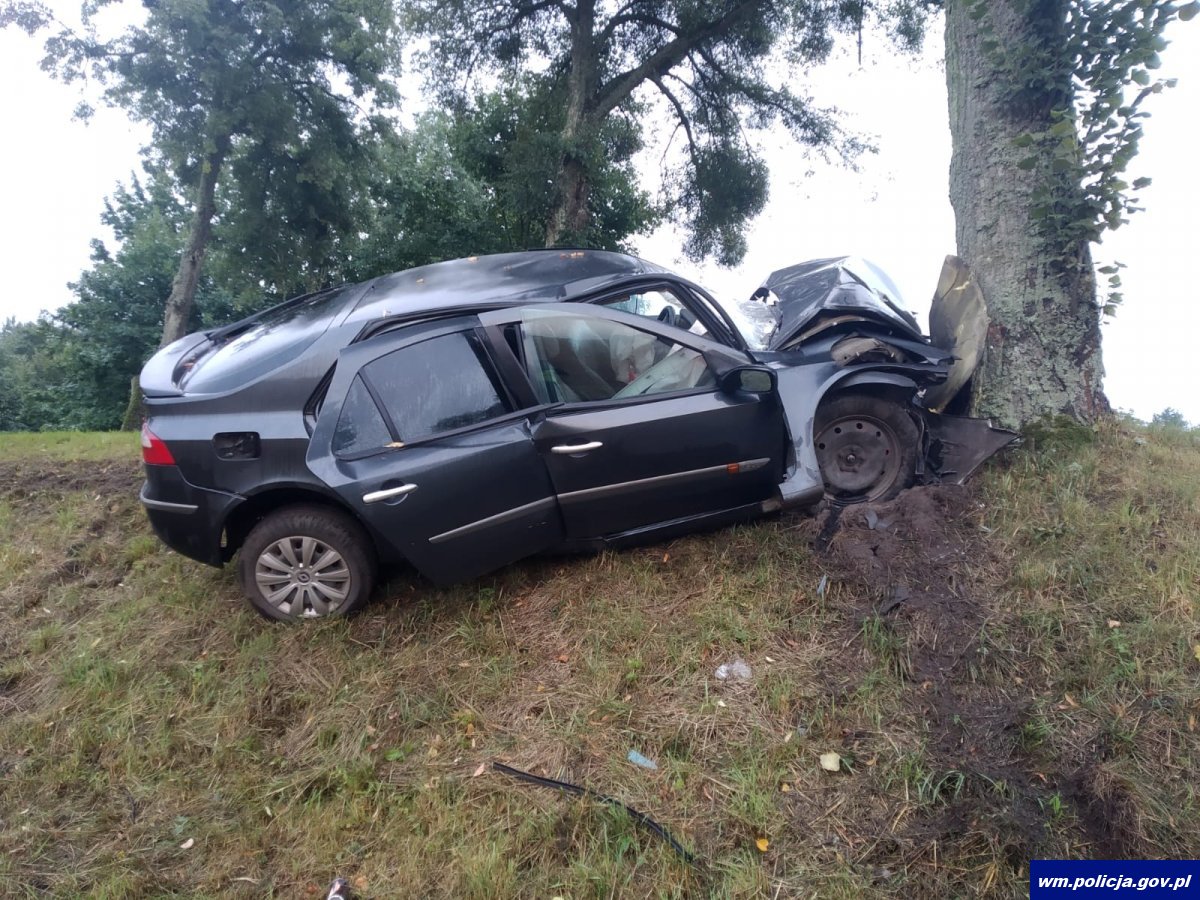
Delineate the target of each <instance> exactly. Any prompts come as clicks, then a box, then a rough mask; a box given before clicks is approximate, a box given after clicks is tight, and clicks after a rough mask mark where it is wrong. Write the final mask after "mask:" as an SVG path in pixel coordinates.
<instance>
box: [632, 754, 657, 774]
mask: <svg viewBox="0 0 1200 900" xmlns="http://www.w3.org/2000/svg"><path fill="white" fill-rule="evenodd" d="M626 759H628V760H629V761H630V762H631V763H633V764H634V765H635V766H641V767H642V768H643V769H651V770H653V771H655V772H657V771H658V763H656V762H655V761H654V760H652V759H651V758H650V757H648V756H642V754H640V753H638V752H637V751H636V750H630V751H629V756H627V757H626Z"/></svg>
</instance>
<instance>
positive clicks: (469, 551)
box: [307, 317, 563, 583]
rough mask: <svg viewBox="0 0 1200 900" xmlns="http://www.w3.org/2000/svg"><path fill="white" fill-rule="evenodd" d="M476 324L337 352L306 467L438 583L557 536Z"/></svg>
mask: <svg viewBox="0 0 1200 900" xmlns="http://www.w3.org/2000/svg"><path fill="white" fill-rule="evenodd" d="M478 324H479V323H478V320H477V319H474V318H473V317H470V318H460V319H457V320H455V321H453V322H450V323H446V324H441V325H432V326H430V325H424V326H412V327H409V328H406V329H402V330H400V331H398V332H395V333H389V334H384V335H381V336H379V337H375V338H372V339H370V340H367V341H365V342H362V343H359V344H354V345H351V346H350V347H348V348H347V349H345V350H343V351H342V353H341V355H340V357H339V359H338V364H337V368H336V370H335V374H334V377H333V380H332V382H331V383H330V387H329V391H328V393H327V395H326V399H325V402H324V404H323V406H322V409H321V412H320V414H319V416H318V418H317V423H316V427H315V428H314V431H313V436H312V440H311V443H310V449H309V452H308V460H307V461H308V465H309V468H310V469H311V470H312V471H313V472H314V473H315V474H316V475H317V476H318V477H319V478H321V479H322V480H323V481H324V482H325V483H326V484H327V485H329V487H330V488H332V489H333V490H334V491H336V492H337V494H338V495H339V496H340V497H341V498H342V499H343V500H344V501H345V503H346V504H348V505H349V506H350V507H351V508H352V509H353V510H354V511H355V513H356V514H357V515H358V516H359V517H360V518H361V520H362V521H363V522H364V523H366V525H367V526H368V527H369V528H370V529H371V531H372V532H373V533H374V536H375V538H376V540H377V541H378V542H379V544H380V546H381V548H382V550H383V553H384V556H391V557H402V558H403V559H405V560H406V561H408V562H409V563H411V564H412V565H413V566H414V567H415V568H416V569H417V570H418V571H420V572H421V573H422V574H423V575H425V576H426V577H428V578H430V579H431V580H433V581H435V582H439V583H448V582H452V581H461V580H464V579H468V578H472V577H475V576H477V575H480V574H482V573H484V572H487V571H490V570H492V569H495V568H498V567H500V566H502V565H504V564H506V563H509V562H512V561H513V560H516V559H519V558H521V557H524V556H527V555H529V554H531V553H536V552H538V551H539V550H542V549H545V548H546V547H549V546H550V545H552V544H554V543H557V542H558V541H559V540H561V538H562V535H563V529H562V523H561V520H560V518H559V515H558V507H557V502H556V499H555V492H554V489H553V486H552V484H551V482H550V479H549V477H548V475H547V472H546V468H545V465H544V464H543V462H542V459H541V454H540V452H539V451H538V449H537V448H536V446H535V445H534V442H533V440H532V438H531V435H530V432H529V425H528V419H527V411H524V410H519V409H518V408H517V407H518V406H520V405H521V404H520V403H519V402H517V401H514V399H513V395H512V393H511V391H510V390H509V387H508V386H507V385H506V384H505V383H504V382H503V380H502V379H501V378H500V377H499V373H498V371H497V369H496V367H495V365H494V363H493V360H492V358H491V356H490V354H489V352H488V350H487V346H486V341H484V340H483V339H482V338H481V336H480V334H479V333H478V331H477V327H478Z"/></svg>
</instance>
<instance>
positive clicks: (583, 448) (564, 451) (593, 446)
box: [550, 441, 604, 456]
mask: <svg viewBox="0 0 1200 900" xmlns="http://www.w3.org/2000/svg"><path fill="white" fill-rule="evenodd" d="M603 446H604V444H602V443H601V442H600V441H588V442H587V443H586V444H559V445H558V446H557V447H551V448H550V452H551V453H558V454H561V455H563V456H566V455H568V454H571V453H587V452H588V451H589V450H599V449H600V448H601V447H603Z"/></svg>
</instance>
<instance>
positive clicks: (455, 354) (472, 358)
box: [333, 332, 511, 456]
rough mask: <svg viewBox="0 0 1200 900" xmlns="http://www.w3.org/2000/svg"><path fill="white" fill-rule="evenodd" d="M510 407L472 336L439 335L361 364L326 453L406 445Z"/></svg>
mask: <svg viewBox="0 0 1200 900" xmlns="http://www.w3.org/2000/svg"><path fill="white" fill-rule="evenodd" d="M380 407H382V409H381V408H380ZM510 411H511V409H510V407H509V404H508V403H507V402H506V401H505V400H504V398H503V396H502V395H501V392H500V388H499V386H498V384H497V382H496V379H495V377H494V376H493V374H492V372H491V367H490V364H488V363H486V362H485V359H484V357H483V356H482V352H481V350H480V349H479V347H478V345H477V344H476V342H475V341H474V339H473V338H471V337H469V336H468V335H467V334H465V333H462V332H458V333H455V334H446V335H442V336H441V337H435V338H431V339H429V340H427V341H421V342H420V343H417V344H411V345H409V346H407V347H402V348H401V349H399V350H394V351H392V352H391V353H388V354H387V355H386V356H381V357H379V358H378V359H376V360H373V361H372V362H369V363H367V364H366V365H365V366H363V368H362V370H361V371H360V373H359V375H358V377H357V378H356V379H355V380H354V384H353V385H352V386H351V388H350V392H349V393H348V394H347V395H346V400H345V402H344V403H343V404H342V411H341V415H340V417H339V419H338V423H337V426H336V428H335V430H334V438H333V451H334V452H335V453H337V454H338V455H340V456H348V455H356V454H361V453H364V452H369V451H370V450H372V449H378V448H381V447H384V446H386V445H388V444H389V443H392V442H398V443H410V442H412V441H415V440H419V439H421V438H427V437H432V436H434V435H437V434H441V433H442V432H446V431H453V430H455V429H458V428H466V427H468V426H471V425H478V424H480V423H482V422H486V421H488V420H489V419H494V418H496V417H498V416H502V415H504V414H505V413H508V412H510ZM380 424H382V426H383V427H382V429H381V428H380Z"/></svg>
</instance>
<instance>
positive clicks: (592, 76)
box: [546, 0, 596, 247]
mask: <svg viewBox="0 0 1200 900" xmlns="http://www.w3.org/2000/svg"><path fill="white" fill-rule="evenodd" d="M595 30H596V7H595V2H594V0H579V3H578V4H577V8H576V11H575V13H574V15H573V17H572V21H571V68H570V71H569V72H568V73H567V114H566V121H565V122H564V124H563V130H562V133H561V138H562V143H563V157H562V162H561V163H560V164H559V169H558V184H557V190H556V192H555V194H556V196H555V202H554V207H553V208H552V209H551V211H550V218H549V220H548V221H547V222H546V246H547V247H553V246H555V245H556V244H559V243H561V242H562V241H563V240H568V241H571V242H578V241H580V240H581V239H582V237H583V234H584V232H585V231H587V227H588V193H589V192H590V190H591V179H590V177H589V174H588V171H587V164H586V161H585V159H584V152H583V147H584V145H585V144H586V142H587V140H588V138H589V137H590V135H589V134H588V131H589V122H588V115H587V111H588V103H589V101H590V100H591V99H592V93H593V91H594V89H595V82H596V43H595V41H596V35H595Z"/></svg>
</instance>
